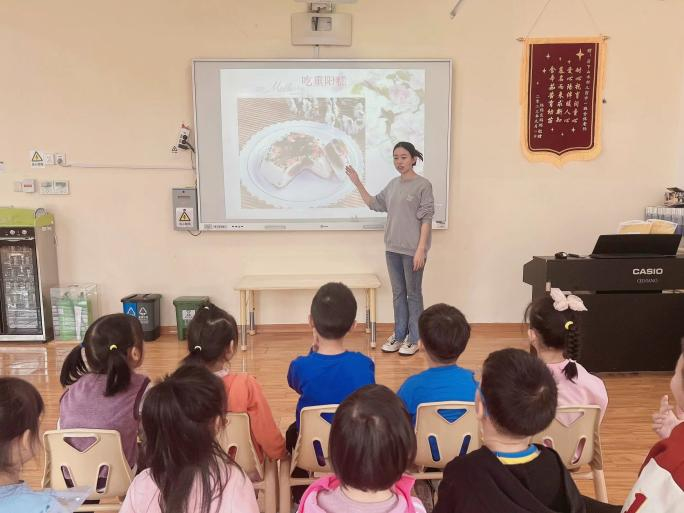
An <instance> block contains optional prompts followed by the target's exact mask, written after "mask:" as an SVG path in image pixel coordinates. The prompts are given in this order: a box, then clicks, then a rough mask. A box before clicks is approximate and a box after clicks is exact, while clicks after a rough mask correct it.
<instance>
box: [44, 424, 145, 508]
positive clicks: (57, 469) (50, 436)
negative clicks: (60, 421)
mask: <svg viewBox="0 0 684 513" xmlns="http://www.w3.org/2000/svg"><path fill="white" fill-rule="evenodd" d="M77 438H81V439H83V438H85V439H89V441H90V440H92V444H91V445H90V446H88V447H87V448H86V449H84V450H82V451H81V450H79V449H76V448H74V447H72V446H71V445H70V444H69V443H67V441H66V440H67V439H72V440H73V439H77ZM43 443H44V446H45V470H44V472H43V488H53V489H55V490H65V489H68V488H73V487H75V486H89V487H91V488H92V490H93V492H92V493H91V494H90V495H89V496H88V500H97V501H102V500H106V499H114V500H116V502H115V503H106V504H102V503H100V504H84V505H83V506H81V507H80V508H78V509H77V510H76V511H119V508H120V507H121V500H122V498H123V497H124V496H125V495H126V492H127V491H128V487H129V486H130V484H131V481H132V479H133V477H134V474H133V471H132V470H131V467H129V466H128V461H126V457H125V455H124V453H123V448H122V446H121V438H120V436H119V432H118V431H114V430H105V429H61V430H54V431H46V432H45V434H44V435H43ZM105 469H106V471H107V472H106V478H103V477H101V476H102V475H105V473H103V472H102V471H103V470H105Z"/></svg>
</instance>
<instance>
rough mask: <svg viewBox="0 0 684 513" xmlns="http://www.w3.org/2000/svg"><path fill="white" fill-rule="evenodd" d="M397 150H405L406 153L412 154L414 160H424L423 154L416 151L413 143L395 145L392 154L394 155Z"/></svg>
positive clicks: (401, 142)
mask: <svg viewBox="0 0 684 513" xmlns="http://www.w3.org/2000/svg"><path fill="white" fill-rule="evenodd" d="M397 148H404V149H405V150H406V151H408V152H409V153H410V154H411V157H413V158H414V159H420V160H423V154H422V153H421V152H419V151H418V150H417V149H416V147H415V146H414V145H413V143H410V142H406V141H399V142H398V143H397V144H395V145H394V149H393V150H392V153H394V150H396V149H397Z"/></svg>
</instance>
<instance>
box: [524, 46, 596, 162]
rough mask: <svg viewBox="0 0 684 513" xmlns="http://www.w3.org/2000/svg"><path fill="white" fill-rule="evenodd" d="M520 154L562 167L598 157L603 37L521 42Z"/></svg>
mask: <svg viewBox="0 0 684 513" xmlns="http://www.w3.org/2000/svg"><path fill="white" fill-rule="evenodd" d="M523 44H524V48H523V67H522V75H521V81H522V88H521V91H522V94H521V96H522V98H521V103H522V116H521V117H522V123H521V130H520V135H521V142H522V147H523V153H524V154H525V156H526V157H527V158H528V159H529V160H531V161H533V162H550V163H552V164H554V165H555V166H559V167H560V166H562V165H563V164H565V163H566V162H568V161H571V160H590V159H593V158H596V157H597V156H598V154H599V153H601V105H602V90H603V70H604V66H605V44H606V43H605V39H604V38H603V37H595V38H553V39H548V38H545V39H524V40H523Z"/></svg>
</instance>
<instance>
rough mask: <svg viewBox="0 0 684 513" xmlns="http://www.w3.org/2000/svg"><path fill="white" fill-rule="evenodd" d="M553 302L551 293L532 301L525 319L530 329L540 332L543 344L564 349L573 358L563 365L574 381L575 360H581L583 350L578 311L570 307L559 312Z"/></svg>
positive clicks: (564, 352)
mask: <svg viewBox="0 0 684 513" xmlns="http://www.w3.org/2000/svg"><path fill="white" fill-rule="evenodd" d="M553 303H554V301H553V298H552V297H551V296H549V295H544V296H542V297H539V298H537V299H536V300H534V301H532V302H531V303H530V304H529V305H528V307H527V310H526V311H525V320H526V321H527V322H528V323H529V324H530V329H532V330H534V331H536V332H537V333H538V334H539V336H540V337H541V343H542V344H544V345H545V346H546V347H550V348H553V349H560V350H562V351H563V356H564V357H565V358H568V359H570V360H573V361H571V362H568V364H567V365H566V366H565V367H563V374H565V377H566V378H568V379H569V380H570V381H574V380H575V378H576V377H577V365H576V364H575V361H577V360H579V358H580V356H581V352H582V340H581V334H580V328H579V326H578V319H577V317H578V316H577V314H578V312H575V311H574V310H571V309H570V308H568V309H567V310H565V311H563V312H559V311H558V310H556V309H555V308H554V306H553Z"/></svg>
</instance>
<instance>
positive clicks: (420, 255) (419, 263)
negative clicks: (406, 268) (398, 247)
mask: <svg viewBox="0 0 684 513" xmlns="http://www.w3.org/2000/svg"><path fill="white" fill-rule="evenodd" d="M425 259H426V254H425V249H424V248H422V247H420V246H418V249H416V253H415V255H413V271H414V272H416V271H420V270H421V269H422V268H423V267H425Z"/></svg>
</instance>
